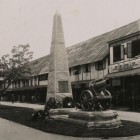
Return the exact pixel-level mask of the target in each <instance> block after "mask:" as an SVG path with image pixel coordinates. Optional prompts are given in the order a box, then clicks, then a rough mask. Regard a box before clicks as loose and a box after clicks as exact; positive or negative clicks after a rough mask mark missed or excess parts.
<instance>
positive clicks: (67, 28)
mask: <svg viewBox="0 0 140 140" xmlns="http://www.w3.org/2000/svg"><path fill="white" fill-rule="evenodd" d="M56 11H59V13H60V14H61V16H62V22H63V30H64V36H65V43H66V47H69V46H71V45H74V44H76V43H80V42H82V41H85V40H87V39H89V38H92V37H94V36H97V35H100V34H102V33H105V32H108V31H111V30H113V29H115V28H118V27H121V26H123V25H126V24H128V23H130V22H133V21H135V20H138V19H139V18H140V0H0V56H2V55H4V54H7V53H9V52H10V51H11V48H12V46H17V45H19V44H23V45H24V44H29V45H30V46H31V50H32V51H33V52H34V59H36V58H39V57H42V56H45V55H47V54H49V53H50V45H51V36H52V23H53V16H54V14H55V12H56Z"/></svg>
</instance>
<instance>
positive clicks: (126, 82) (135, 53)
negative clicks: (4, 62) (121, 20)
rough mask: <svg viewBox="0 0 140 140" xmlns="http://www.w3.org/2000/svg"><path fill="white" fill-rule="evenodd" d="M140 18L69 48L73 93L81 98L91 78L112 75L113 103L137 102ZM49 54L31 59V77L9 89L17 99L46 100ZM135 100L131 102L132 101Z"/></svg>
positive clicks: (77, 97) (139, 62)
mask: <svg viewBox="0 0 140 140" xmlns="http://www.w3.org/2000/svg"><path fill="white" fill-rule="evenodd" d="M139 55H140V20H137V21H135V22H133V23H130V24H128V25H125V26H123V27H121V28H118V29H115V30H113V31H110V32H107V33H105V34H102V35H99V36H97V37H94V38H91V39H89V40H87V41H84V42H81V43H79V44H76V45H73V46H71V47H68V48H67V57H68V62H69V73H70V80H71V84H72V91H73V97H74V99H75V100H78V99H79V96H80V94H81V91H82V90H84V89H86V88H87V87H88V84H89V81H91V80H95V79H100V78H104V77H108V78H110V79H111V81H112V84H111V87H110V90H111V91H112V92H111V93H112V94H113V104H114V105H116V106H117V105H119V106H120V105H121V106H129V105H130V106H133V104H134V102H139V101H140V95H139V91H140V88H139V87H140V82H139V81H140V80H139V79H140V78H139V73H140V57H139ZM48 66H49V55H47V56H44V57H41V58H39V59H36V60H34V61H31V62H30V67H31V73H32V75H31V77H29V78H28V79H25V80H22V81H17V82H15V83H13V84H12V85H11V86H10V87H9V89H8V91H7V97H6V98H7V100H8V95H9V98H10V94H12V93H14V94H15V96H16V100H20V101H23V99H24V101H29V102H30V101H35V102H45V100H46V92H47V84H48V71H49V68H48ZM130 103H131V104H130Z"/></svg>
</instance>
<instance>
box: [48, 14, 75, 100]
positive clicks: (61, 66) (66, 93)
mask: <svg viewBox="0 0 140 140" xmlns="http://www.w3.org/2000/svg"><path fill="white" fill-rule="evenodd" d="M50 97H54V98H55V99H56V100H58V101H62V100H63V98H64V97H72V90H71V83H70V78H69V67H68V61H67V54H66V49H65V41H64V35H63V28H62V21H61V15H60V14H59V13H58V12H56V14H55V16H54V21H53V31H52V42H51V50H50V60H49V77H48V89H47V100H48V99H49V98H50Z"/></svg>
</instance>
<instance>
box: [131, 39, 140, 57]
mask: <svg viewBox="0 0 140 140" xmlns="http://www.w3.org/2000/svg"><path fill="white" fill-rule="evenodd" d="M131 50H132V57H135V56H138V55H140V40H135V41H132V47H131Z"/></svg>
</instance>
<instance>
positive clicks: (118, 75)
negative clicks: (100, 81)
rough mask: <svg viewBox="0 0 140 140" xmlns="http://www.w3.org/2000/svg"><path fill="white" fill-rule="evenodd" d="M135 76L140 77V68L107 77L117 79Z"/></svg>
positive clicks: (107, 76) (110, 74)
mask: <svg viewBox="0 0 140 140" xmlns="http://www.w3.org/2000/svg"><path fill="white" fill-rule="evenodd" d="M133 75H140V68H137V69H133V70H127V71H121V72H115V73H109V74H107V75H106V76H105V77H106V78H116V77H126V76H133Z"/></svg>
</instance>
